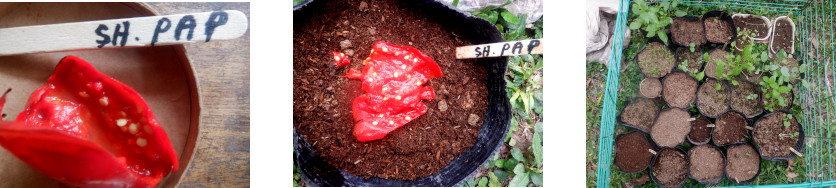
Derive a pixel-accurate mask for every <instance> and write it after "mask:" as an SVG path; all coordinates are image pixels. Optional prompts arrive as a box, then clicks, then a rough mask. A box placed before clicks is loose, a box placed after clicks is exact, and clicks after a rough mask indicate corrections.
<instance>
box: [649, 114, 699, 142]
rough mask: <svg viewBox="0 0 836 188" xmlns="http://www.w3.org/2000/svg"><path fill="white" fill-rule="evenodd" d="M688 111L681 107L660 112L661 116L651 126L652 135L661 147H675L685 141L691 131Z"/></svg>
mask: <svg viewBox="0 0 836 188" xmlns="http://www.w3.org/2000/svg"><path fill="white" fill-rule="evenodd" d="M689 118H691V115H690V114H688V111H685V110H682V109H679V108H668V109H666V110H663V111H662V112H660V113H659V118H657V119H656V122H655V123H653V127H651V128H650V137H651V138H652V139H653V141H655V142H656V145H658V146H660V147H674V146H677V145H679V144H681V143H682V142H683V141H685V137H686V136H688V133H689V132H691V123H690V122H688V119H689Z"/></svg>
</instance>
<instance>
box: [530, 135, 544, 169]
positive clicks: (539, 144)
mask: <svg viewBox="0 0 836 188" xmlns="http://www.w3.org/2000/svg"><path fill="white" fill-rule="evenodd" d="M542 137H543V135H542V133H534V138H533V139H532V141H531V142H532V143H531V152H532V153H534V162H536V164H537V167H540V166H543V138H542Z"/></svg>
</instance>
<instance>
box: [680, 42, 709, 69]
mask: <svg viewBox="0 0 836 188" xmlns="http://www.w3.org/2000/svg"><path fill="white" fill-rule="evenodd" d="M694 48H695V49H694V52H699V53H700V54H703V50H702V47H700V46H696V47H694ZM683 50H685V51H691V47H690V46H684V47H679V48H676V51H674V53H673V57H674V59H675V60H676V66H674V69H677V70H678V67H679V64H680V63H681V62H679V52H680V51H683ZM699 59H700V61H702V63H701V64H700V68H699V70H697V72H700V71H702V69H703V67H705V60H703V58H702V55H700V58H699ZM690 63H691V62H688V64H690ZM688 71H692V70H688Z"/></svg>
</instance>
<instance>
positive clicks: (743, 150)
mask: <svg viewBox="0 0 836 188" xmlns="http://www.w3.org/2000/svg"><path fill="white" fill-rule="evenodd" d="M726 158H727V160H728V163H726V178H728V179H729V180H731V181H732V182H735V183H740V182H743V181H747V180H750V179H752V178H755V175H758V170H759V169H760V168H761V160H760V156H759V155H758V153H757V152H755V149H754V148H752V146H751V145H749V144H741V145H735V146H729V148H728V150H727V151H726Z"/></svg>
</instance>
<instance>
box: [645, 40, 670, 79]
mask: <svg viewBox="0 0 836 188" xmlns="http://www.w3.org/2000/svg"><path fill="white" fill-rule="evenodd" d="M637 58H638V59H637V60H638V64H639V68H641V71H642V73H644V75H645V76H647V77H653V78H659V77H662V76H665V75H667V74H668V73H670V72H671V70H673V67H674V61H675V59H674V57H673V53H671V51H670V50H668V47H666V46H665V45H664V44H662V43H661V42H651V43H648V44H647V46H645V47H644V50H642V51H641V52H639V54H638V57H637Z"/></svg>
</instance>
